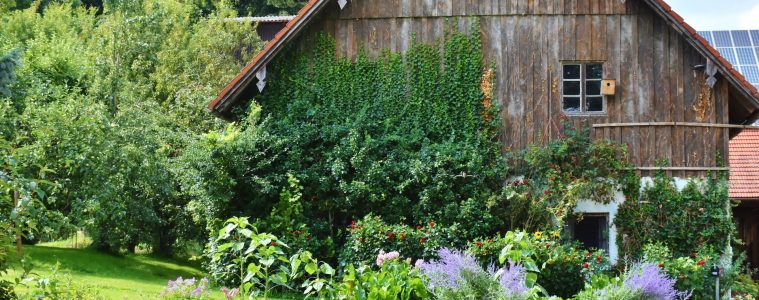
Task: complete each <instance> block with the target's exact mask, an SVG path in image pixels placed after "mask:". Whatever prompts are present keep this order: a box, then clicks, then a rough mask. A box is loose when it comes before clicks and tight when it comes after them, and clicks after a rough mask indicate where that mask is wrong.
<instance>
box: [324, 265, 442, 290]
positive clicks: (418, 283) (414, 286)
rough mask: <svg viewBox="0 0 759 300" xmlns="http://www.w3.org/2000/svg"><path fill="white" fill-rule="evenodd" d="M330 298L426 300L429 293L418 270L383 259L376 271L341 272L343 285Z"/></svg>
mask: <svg viewBox="0 0 759 300" xmlns="http://www.w3.org/2000/svg"><path fill="white" fill-rule="evenodd" d="M393 256H395V255H393ZM378 260H379V259H378ZM330 296H331V298H334V299H376V300H395V299H401V300H408V299H428V298H429V292H428V291H427V289H426V287H425V286H424V281H423V278H422V276H421V274H420V272H419V270H417V269H414V268H413V267H412V266H411V264H410V263H409V261H408V260H403V259H400V257H395V258H391V257H386V258H385V259H384V260H383V263H382V264H381V266H379V269H378V270H374V269H372V268H371V267H369V266H367V265H362V266H360V267H358V268H356V267H354V265H352V264H351V265H348V266H347V267H346V268H345V269H344V270H343V279H342V281H341V282H340V283H338V284H336V286H335V289H334V291H333V292H332V293H331V295H330Z"/></svg>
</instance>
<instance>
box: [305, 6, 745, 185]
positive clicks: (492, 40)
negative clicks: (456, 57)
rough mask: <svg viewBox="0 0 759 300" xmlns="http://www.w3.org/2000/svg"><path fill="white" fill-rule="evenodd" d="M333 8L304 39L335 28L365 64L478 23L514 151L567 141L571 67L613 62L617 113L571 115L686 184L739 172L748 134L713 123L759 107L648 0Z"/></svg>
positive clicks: (343, 48)
mask: <svg viewBox="0 0 759 300" xmlns="http://www.w3.org/2000/svg"><path fill="white" fill-rule="evenodd" d="M326 5H327V6H326V7H324V9H323V11H322V12H321V13H320V14H319V15H318V17H315V19H313V20H312V21H310V22H309V23H308V26H307V27H305V29H304V31H303V32H302V33H301V34H300V35H299V36H298V37H297V38H295V39H294V40H293V41H294V43H300V44H305V43H304V41H307V40H308V39H311V38H313V37H314V36H315V35H316V34H317V33H319V32H326V33H328V34H331V35H333V36H334V37H335V39H336V41H337V49H338V55H342V56H347V57H355V56H356V55H357V54H358V53H359V50H360V49H361V48H363V49H365V50H366V51H367V52H368V53H370V54H374V55H376V54H377V53H379V52H380V51H381V50H383V49H389V50H391V51H396V52H403V51H405V50H406V49H408V48H409V47H410V45H411V44H412V43H413V40H412V39H414V38H415V39H416V41H417V42H419V43H433V42H435V41H436V40H437V39H439V38H442V37H443V35H444V32H445V30H446V26H450V25H449V24H451V23H452V22H453V24H454V26H457V27H458V29H459V30H461V31H465V32H466V31H469V30H470V29H471V28H475V27H473V26H471V25H473V23H475V22H476V23H478V24H477V25H479V26H478V27H479V28H480V32H479V33H476V32H470V33H471V34H480V35H481V37H482V40H483V51H484V55H485V58H486V63H487V64H488V65H495V66H496V71H497V73H496V85H495V89H494V99H495V100H497V101H498V103H500V105H501V107H502V120H503V134H502V140H503V149H504V151H510V150H519V149H523V148H525V147H526V146H527V145H529V144H532V143H544V142H546V141H547V140H548V139H553V138H557V137H558V135H559V128H560V122H561V121H560V118H561V116H562V100H561V99H562V94H561V93H562V90H561V84H562V82H561V80H562V79H561V72H562V71H561V70H562V65H563V64H564V63H569V62H601V63H603V73H604V74H603V77H604V79H614V80H616V85H617V87H616V94H615V95H614V96H606V112H605V113H603V114H600V115H595V116H571V117H569V119H570V120H571V121H572V122H574V123H575V124H576V126H580V124H585V125H586V126H593V125H595V126H593V129H592V135H593V136H594V137H596V138H605V139H609V140H612V141H615V142H620V143H624V144H627V145H628V148H629V150H630V154H631V158H632V160H633V163H634V164H635V165H636V166H638V167H640V172H641V173H642V174H643V175H646V174H649V173H650V172H651V171H650V170H651V169H653V168H654V167H657V166H658V162H660V161H662V160H666V161H668V162H669V165H668V166H669V167H670V169H669V171H668V173H669V174H670V175H673V176H679V177H690V176H701V175H704V174H706V171H709V170H720V169H722V168H724V167H727V165H728V161H727V155H728V141H729V139H730V133H731V130H733V131H735V130H736V129H735V128H729V126H712V125H713V124H722V125H724V124H744V123H745V122H746V121H747V119H750V117H749V115H751V114H752V113H754V111H755V110H756V107H754V106H751V105H746V104H743V103H744V102H746V98H747V97H746V96H745V95H743V94H741V93H739V92H737V90H736V88H734V87H733V86H732V85H731V83H730V82H728V81H727V80H726V78H725V76H723V75H718V76H717V79H718V81H717V84H716V85H715V86H714V87H713V88H710V87H709V86H708V85H707V84H706V78H707V76H706V75H705V68H703V66H704V65H705V64H706V63H707V58H706V57H704V56H703V55H701V54H700V53H699V51H697V49H696V48H695V47H693V45H692V43H690V42H689V40H688V38H687V37H686V36H685V35H684V34H683V33H682V32H681V31H680V30H678V29H677V28H676V27H675V26H673V25H672V24H671V22H669V21H667V20H666V19H665V18H664V17H662V16H661V15H660V14H659V13H657V11H655V10H654V8H652V7H651V6H650V5H649V4H647V3H644V1H643V0H628V1H620V0H549V1H546V0H542V1H541V0H383V1H371V0H351V1H349V3H348V5H347V6H346V7H345V8H344V9H343V10H340V8H339V7H338V4H337V2H336V1H331V2H330V3H328V4H326ZM697 66H701V67H697ZM652 122H654V123H652ZM631 123H636V124H631ZM610 124H615V125H610ZM688 124H690V125H688ZM694 124H695V125H696V126H694ZM718 157H721V158H719V159H718Z"/></svg>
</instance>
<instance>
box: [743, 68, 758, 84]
mask: <svg viewBox="0 0 759 300" xmlns="http://www.w3.org/2000/svg"><path fill="white" fill-rule="evenodd" d="M741 73H743V76H744V77H746V80H748V82H750V83H752V84H759V67H757V66H743V67H741Z"/></svg>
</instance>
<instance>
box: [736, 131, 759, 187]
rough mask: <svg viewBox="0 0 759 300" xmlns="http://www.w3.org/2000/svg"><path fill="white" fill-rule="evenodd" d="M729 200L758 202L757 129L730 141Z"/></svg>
mask: <svg viewBox="0 0 759 300" xmlns="http://www.w3.org/2000/svg"><path fill="white" fill-rule="evenodd" d="M730 198H732V199H754V200H759V129H744V130H743V131H741V133H739V134H738V135H737V136H735V137H734V138H733V139H732V140H730Z"/></svg>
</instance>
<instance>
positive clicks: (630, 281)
mask: <svg viewBox="0 0 759 300" xmlns="http://www.w3.org/2000/svg"><path fill="white" fill-rule="evenodd" d="M676 282H677V281H676V280H675V279H674V278H671V277H669V276H667V274H665V273H664V272H663V271H662V270H661V268H659V267H658V266H656V265H654V264H651V263H644V264H636V265H633V267H632V268H630V270H629V271H628V272H627V274H626V278H625V281H624V285H625V286H626V287H629V288H631V289H637V290H640V291H641V292H642V293H643V295H644V296H645V297H646V298H647V299H655V300H677V299H688V298H690V296H691V293H690V292H680V291H678V290H677V289H675V283H676Z"/></svg>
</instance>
